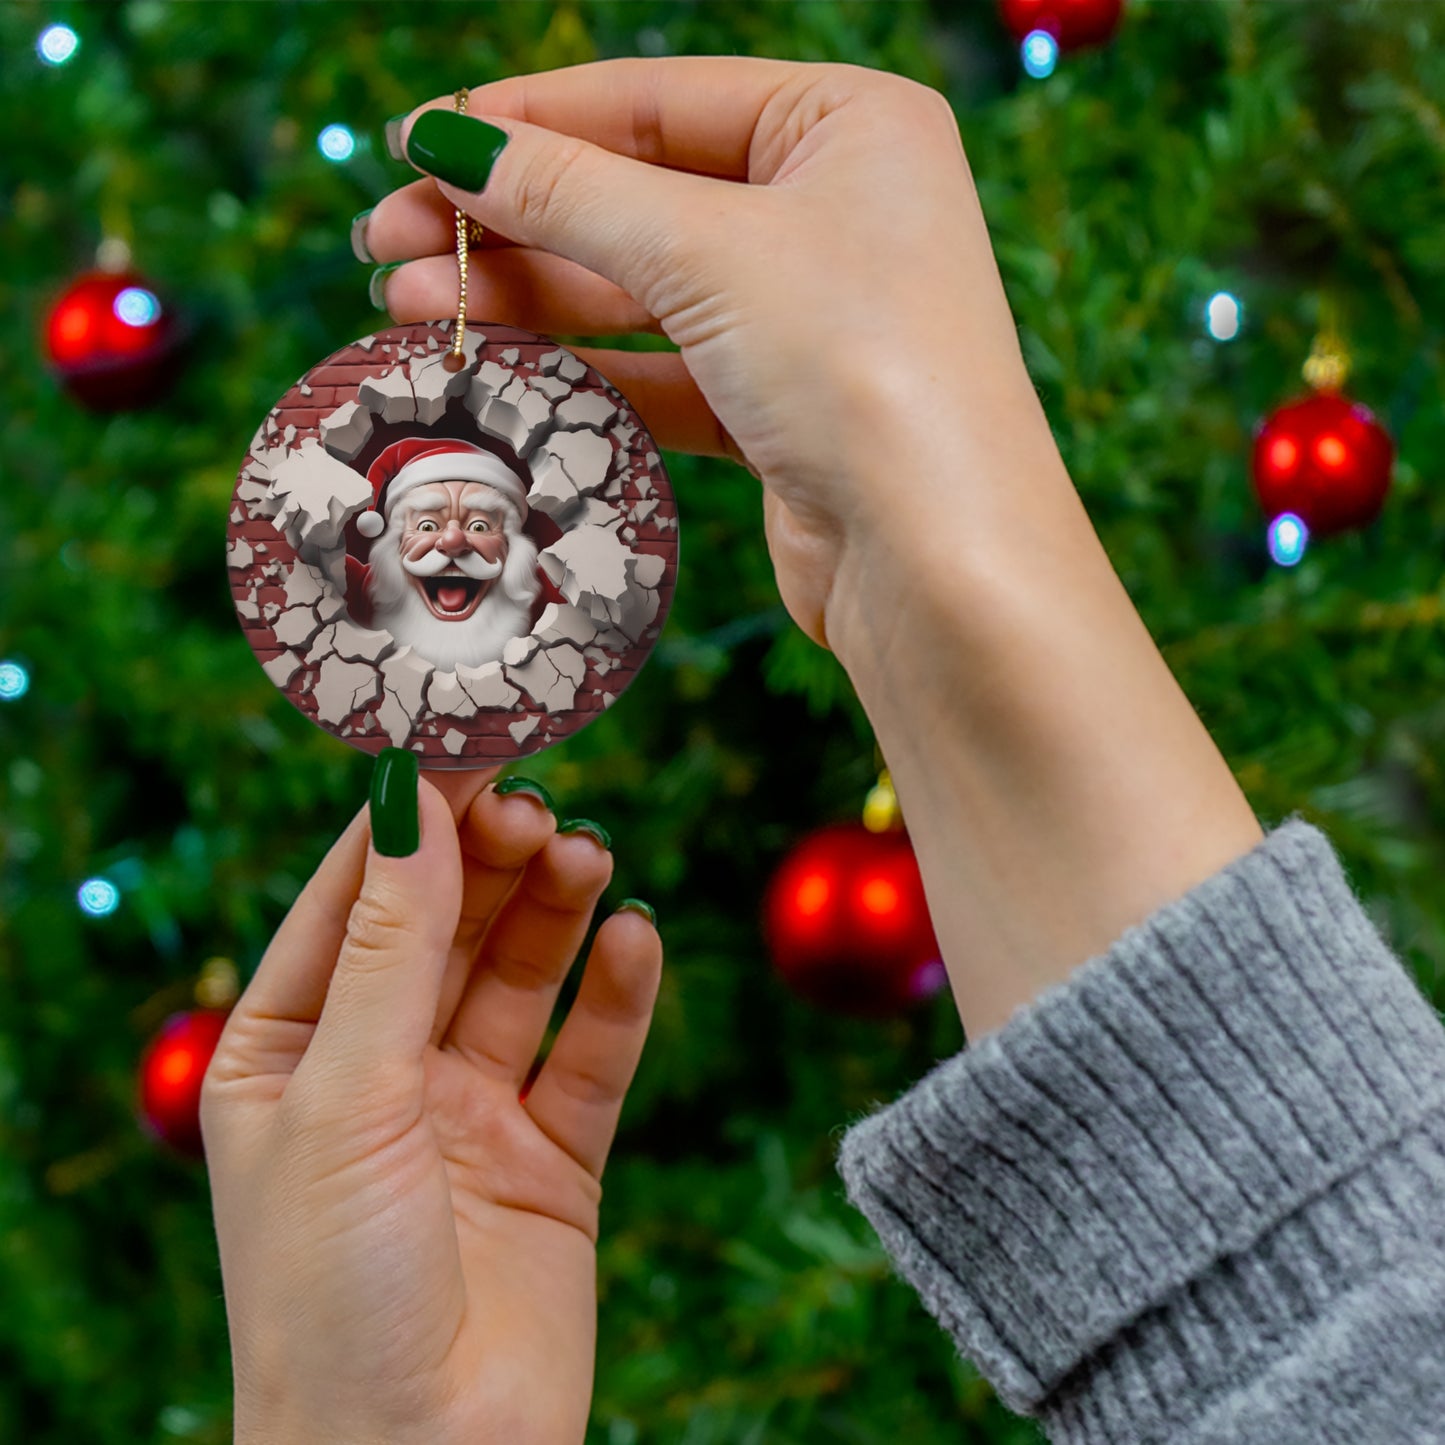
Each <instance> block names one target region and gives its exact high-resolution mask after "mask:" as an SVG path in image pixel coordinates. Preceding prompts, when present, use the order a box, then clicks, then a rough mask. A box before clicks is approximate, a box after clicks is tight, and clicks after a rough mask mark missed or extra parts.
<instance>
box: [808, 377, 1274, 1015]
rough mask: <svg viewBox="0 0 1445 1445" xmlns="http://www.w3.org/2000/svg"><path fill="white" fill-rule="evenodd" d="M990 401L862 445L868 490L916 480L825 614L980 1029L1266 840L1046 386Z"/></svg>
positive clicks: (851, 557)
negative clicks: (1095, 514)
mask: <svg viewBox="0 0 1445 1445" xmlns="http://www.w3.org/2000/svg"><path fill="white" fill-rule="evenodd" d="M995 400H996V406H995V409H994V412H993V416H992V420H991V425H990V427H989V428H988V435H987V436H986V437H981V436H980V435H979V434H978V433H979V428H977V427H976V426H973V427H965V426H963V425H962V424H959V425H950V426H942V427H940V426H937V425H935V426H934V427H933V428H932V429H931V430H930V429H926V428H922V427H919V426H916V425H915V426H913V427H912V434H911V435H910V436H909V438H908V440H907V441H906V442H905V443H904V446H903V448H902V451H903V452H904V453H905V454H906V461H904V462H901V461H900V457H899V455H898V453H897V452H895V453H893V454H892V455H891V456H888V457H887V458H883V457H882V456H879V457H876V458H870V457H867V456H865V457H863V458H862V459H861V461H860V464H861V465H863V466H865V467H869V468H872V470H873V471H874V473H875V475H874V476H873V477H871V478H869V481H870V484H871V487H872V490H873V492H874V493H875V494H883V493H884V492H885V490H886V491H888V492H891V494H892V495H893V497H895V498H897V497H898V496H899V486H898V478H899V476H900V475H906V476H908V477H916V478H920V479H923V480H920V482H919V484H918V487H917V490H916V493H915V496H916V500H917V505H916V506H908V505H905V506H902V507H897V508H895V509H894V510H893V512H892V513H891V516H890V515H888V514H883V513H880V516H879V517H878V518H875V519H870V524H869V526H868V528H867V529H866V534H865V535H864V537H863V539H862V540H859V541H851V542H850V545H849V546H848V547H847V548H846V549H845V552H844V562H843V565H842V567H840V569H839V573H838V577H837V581H836V584H835V589H834V594H833V598H832V600H831V602H830V605H829V610H828V614H827V621H828V640H829V644H830V646H831V647H832V648H833V649H834V651H835V652H836V653H837V655H838V657H839V659H840V660H841V661H842V663H843V664H844V666H845V667H846V668H847V670H848V672H849V675H850V676H851V678H852V680H853V683H854V686H855V687H856V689H857V691H858V695H859V697H860V699H861V701H862V703H863V706H864V708H865V710H866V711H867V713H868V716H869V718H870V719H871V721H872V723H873V726H874V729H875V732H876V735H877V738H878V742H879V745H880V747H881V748H882V751H883V754H884V757H885V758H886V759H887V762H888V766H889V769H890V771H891V773H892V777H893V781H894V785H895V787H896V788H897V791H898V797H899V802H900V805H901V807H902V810H903V816H904V819H905V820H906V822H907V825H908V829H909V833H910V836H911V838H912V840H913V843H914V846H915V849H916V852H917V855H918V859H919V865H920V868H921V870H922V874H923V881H924V886H925V889H926V891H927V895H928V902H929V908H930V912H931V914H932V917H933V922H934V926H935V930H936V932H937V936H938V940H939V944H940V946H941V948H942V952H943V959H944V962H945V964H946V965H947V968H948V972H949V978H950V982H951V984H952V987H953V993H954V998H955V1000H956V1001H957V1004H958V1008H959V1012H960V1014H961V1016H962V1018H963V1023H964V1028H965V1030H966V1032H967V1034H968V1036H969V1038H970V1039H977V1038H978V1037H979V1036H981V1035H982V1034H984V1033H987V1032H990V1031H992V1030H993V1029H995V1028H997V1027H998V1026H999V1025H1000V1024H1002V1023H1003V1022H1004V1021H1005V1020H1006V1019H1007V1018H1008V1016H1009V1015H1010V1014H1011V1013H1012V1012H1013V1011H1014V1010H1015V1009H1016V1008H1018V1007H1020V1006H1021V1005H1023V1004H1025V1003H1027V1002H1029V1001H1030V1000H1032V999H1033V998H1035V997H1036V996H1037V995H1038V994H1039V993H1041V992H1042V991H1043V990H1044V989H1046V988H1048V987H1049V986H1050V985H1052V984H1054V983H1057V982H1059V981H1060V980H1062V979H1063V978H1064V977H1065V976H1066V975H1067V974H1069V973H1070V972H1071V971H1072V970H1073V969H1074V968H1075V967H1076V966H1077V965H1079V964H1081V963H1083V962H1084V961H1085V960H1086V959H1088V958H1090V957H1092V956H1093V955H1095V954H1098V953H1101V952H1103V951H1104V950H1105V949H1106V948H1107V947H1108V946H1109V945H1110V944H1111V943H1112V942H1113V941H1114V940H1115V939H1116V938H1117V937H1118V936H1119V935H1120V934H1121V933H1122V932H1123V931H1124V930H1125V929H1126V928H1128V927H1129V926H1131V925H1133V924H1136V923H1139V922H1141V921H1142V920H1143V919H1144V918H1146V917H1147V916H1148V915H1149V914H1150V913H1151V912H1153V911H1154V910H1155V909H1156V908H1158V907H1159V906H1161V905H1162V904H1164V903H1167V902H1170V901H1172V900H1173V899H1176V898H1179V897H1181V896H1182V895H1183V894H1184V893H1186V892H1188V890H1189V889H1190V888H1192V887H1194V886H1195V885H1196V884H1198V883H1200V882H1201V881H1203V880H1204V879H1205V878H1207V877H1209V876H1210V875H1211V874H1213V873H1215V872H1216V871H1217V870H1218V869H1220V868H1221V867H1223V866H1224V865H1225V864H1227V863H1228V862H1230V861H1231V860H1232V859H1234V858H1237V857H1238V856H1240V855H1241V854H1242V853H1245V852H1247V851H1248V850H1249V849H1250V848H1252V847H1253V846H1254V845H1255V844H1256V843H1257V842H1258V841H1259V840H1260V838H1261V836H1262V834H1261V830H1260V827H1259V824H1258V822H1257V821H1256V819H1255V817H1254V814H1253V812H1252V810H1251V809H1250V807H1249V804H1248V802H1247V801H1246V799H1245V797H1244V795H1243V794H1242V792H1241V791H1240V789H1239V787H1238V785H1237V784H1236V782H1235V780H1234V777H1233V775H1232V774H1231V772H1230V769H1229V767H1228V765H1227V763H1226V762H1225V760H1224V758H1223V757H1222V756H1221V755H1220V753H1219V750H1218V749H1217V748H1216V747H1215V745H1214V743H1213V741H1212V740H1211V738H1210V736H1209V734H1208V732H1207V731H1206V729H1205V728H1204V726H1203V724H1202V723H1201V722H1200V720H1199V718H1198V716H1197V715H1196V714H1195V712H1194V709H1193V707H1192V706H1191V704H1190V703H1189V700H1188V699H1187V698H1186V697H1185V695H1184V693H1183V692H1182V690H1181V689H1180V687H1179V685H1178V684H1177V683H1176V681H1175V680H1174V678H1173V676H1172V674H1171V673H1170V672H1169V669H1168V667H1167V665H1166V664H1165V662H1164V659H1163V657H1162V656H1161V655H1160V653H1159V651H1158V649H1157V648H1156V646H1155V645H1154V642H1153V640H1152V639H1151V638H1150V636H1149V633H1148V630H1147V629H1146V627H1145V626H1144V623H1143V621H1142V619H1141V618H1140V617H1139V614H1138V613H1137V611H1136V610H1135V608H1134V606H1133V604H1132V602H1131V601H1130V599H1129V596H1128V594H1127V592H1126V591H1125V589H1124V587H1123V584H1122V583H1121V582H1120V581H1119V578H1118V576H1117V575H1116V574H1115V572H1114V569H1113V567H1112V565H1111V564H1110V562H1109V560H1108V556H1107V554H1106V553H1105V552H1104V550H1103V547H1102V546H1101V545H1100V543H1099V541H1098V538H1097V536H1096V535H1095V533H1094V530H1093V527H1092V525H1091V523H1090V522H1089V519H1088V516H1087V514H1086V512H1085V510H1084V508H1083V505H1082V504H1081V503H1080V501H1079V499H1078V496H1077V494H1076V492H1075V491H1074V488H1073V485H1072V483H1071V481H1070V479H1069V477H1068V475H1067V472H1066V471H1065V469H1064V466H1063V462H1062V460H1061V459H1060V458H1059V455H1058V452H1057V449H1056V448H1055V446H1054V443H1053V439H1052V437H1051V436H1050V435H1049V433H1048V429H1047V425H1046V424H1045V422H1044V419H1043V414H1042V412H1041V410H1039V409H1038V406H1037V402H1036V399H1035V398H1034V397H1033V395H1032V393H1031V392H1030V393H1029V394H1028V395H1027V396H1026V397H1024V396H1020V395H1018V394H1014V395H1004V396H1002V397H1001V398H997V399H995ZM963 409H964V408H963V406H962V404H956V405H955V406H954V407H953V408H952V411H951V412H950V411H946V410H944V409H943V407H942V406H941V405H935V406H933V407H930V408H927V409H926V410H927V411H928V412H929V413H930V414H932V415H934V416H937V415H949V414H953V415H959V414H962V412H963ZM898 433H899V424H898V422H897V420H896V419H895V421H894V422H893V424H892V426H891V427H889V428H887V429H885V430H881V431H880V433H879V434H881V435H885V436H886V435H889V434H892V435H894V436H896V435H898ZM900 466H902V467H903V469H904V470H903V471H902V472H900Z"/></svg>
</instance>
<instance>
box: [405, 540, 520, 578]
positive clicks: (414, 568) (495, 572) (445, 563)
mask: <svg viewBox="0 0 1445 1445" xmlns="http://www.w3.org/2000/svg"><path fill="white" fill-rule="evenodd" d="M401 565H402V566H403V567H405V568H406V570H407V571H408V572H410V573H411V575H412V576H413V577H435V576H436V575H437V573H438V572H444V571H446V569H447V568H448V567H453V566H455V567H460V568H461V570H462V571H463V572H464V573H465V574H466V575H467V576H468V577H472V578H475V579H476V581H478V582H486V581H488V580H489V579H491V578H493V577H499V576H500V575H501V572H502V566H503V564H502V563H501V562H488V561H487V559H486V558H485V557H483V556H482V554H481V553H480V552H473V551H471V550H468V551H465V552H463V553H462V554H461V556H460V557H448V556H447V554H446V553H445V552H443V551H442V550H441V549H440V548H439V547H433V548H432V549H431V551H430V552H423V553H422V555H421V556H420V557H418V558H417V559H416V560H415V561H413V560H412V559H411V558H410V557H403V558H402V559H401Z"/></svg>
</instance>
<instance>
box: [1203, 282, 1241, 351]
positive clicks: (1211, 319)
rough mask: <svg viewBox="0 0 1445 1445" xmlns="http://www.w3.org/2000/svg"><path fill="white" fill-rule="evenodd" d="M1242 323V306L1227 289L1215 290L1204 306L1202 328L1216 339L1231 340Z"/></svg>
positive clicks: (1237, 333) (1236, 334) (1237, 332)
mask: <svg viewBox="0 0 1445 1445" xmlns="http://www.w3.org/2000/svg"><path fill="white" fill-rule="evenodd" d="M1243 324H1244V307H1243V306H1241V305H1240V304H1239V301H1238V300H1237V299H1236V298H1235V297H1233V296H1231V295H1230V294H1229V292H1228V291H1217V292H1215V294H1214V295H1213V296H1211V297H1210V298H1209V304H1208V305H1207V306H1205V308H1204V329H1205V330H1206V331H1208V332H1209V334H1210V335H1211V336H1212V337H1213V338H1214V339H1215V340H1216V341H1233V340H1234V338H1235V337H1236V336H1238V335H1239V328H1240V327H1241V326H1242V325H1243Z"/></svg>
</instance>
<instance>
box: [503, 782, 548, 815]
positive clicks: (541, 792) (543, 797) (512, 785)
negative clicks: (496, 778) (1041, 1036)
mask: <svg viewBox="0 0 1445 1445" xmlns="http://www.w3.org/2000/svg"><path fill="white" fill-rule="evenodd" d="M492 791H493V792H494V793H496V794H498V795H499V796H500V797H503V798H505V797H506V796H507V795H508V794H509V793H525V794H526V795H527V796H528V797H529V798H536V799H537V801H538V802H539V803H541V804H542V806H543V807H544V808H546V809H547V811H548V812H549V813H555V812H556V811H557V805H556V803H554V802H553V801H552V795H551V793H549V792H548V791H547V790H546V788H544V787H543V786H542V785H541V783H534V782H533V781H532V779H531V778H519V777H516V776H515V775H514V776H513V777H510V778H503V779H502V781H501V782H500V783H497V784H496V785H495V786H494V787H493V788H492Z"/></svg>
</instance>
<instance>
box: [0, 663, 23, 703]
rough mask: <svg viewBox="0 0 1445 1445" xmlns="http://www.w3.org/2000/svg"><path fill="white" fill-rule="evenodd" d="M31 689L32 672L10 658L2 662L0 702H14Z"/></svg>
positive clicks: (0, 669)
mask: <svg viewBox="0 0 1445 1445" xmlns="http://www.w3.org/2000/svg"><path fill="white" fill-rule="evenodd" d="M29 691H30V674H29V673H28V672H26V670H25V669H24V667H22V666H21V664H20V663H18V662H11V661H10V660H9V659H8V658H7V659H6V661H4V662H0V702H14V701H15V700H16V699H17V698H21V697H24V696H25V694H26V693H27V692H29Z"/></svg>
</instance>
